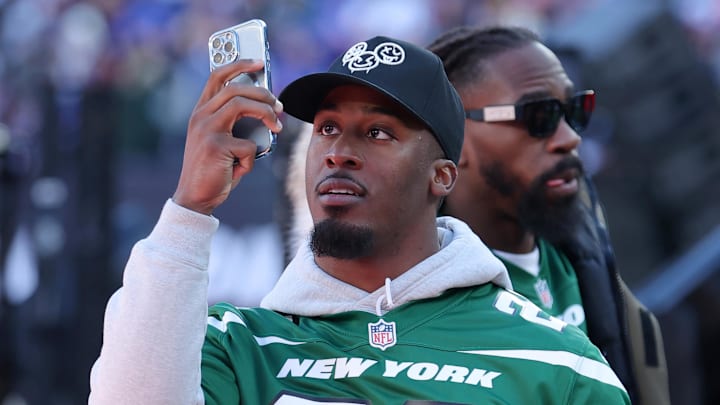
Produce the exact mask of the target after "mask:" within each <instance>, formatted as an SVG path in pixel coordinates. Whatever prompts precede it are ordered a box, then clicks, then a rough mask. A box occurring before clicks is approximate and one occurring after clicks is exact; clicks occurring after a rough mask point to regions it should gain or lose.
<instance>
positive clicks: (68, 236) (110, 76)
mask: <svg viewBox="0 0 720 405" xmlns="http://www.w3.org/2000/svg"><path fill="white" fill-rule="evenodd" d="M250 18H262V19H263V20H265V21H266V22H267V25H268V34H269V42H270V46H271V48H270V55H271V64H272V74H273V76H272V81H273V88H274V93H275V94H279V92H280V90H281V89H282V88H284V86H285V85H286V84H287V83H289V82H290V81H291V80H292V79H294V78H296V77H298V76H299V75H301V74H306V73H309V72H313V71H318V70H322V69H325V68H326V67H327V66H328V65H329V64H330V62H331V57H332V56H333V55H337V54H340V53H342V51H344V50H345V49H346V48H347V47H348V46H349V45H351V44H353V43H355V42H357V40H358V39H361V38H365V37H369V36H371V35H375V34H380V33H382V34H384V35H389V36H394V37H398V38H402V39H405V40H408V41H411V42H415V43H419V44H423V45H425V44H427V43H429V42H430V41H431V40H432V39H433V38H434V37H435V36H437V35H438V34H439V33H441V32H442V31H444V30H446V29H448V28H450V27H453V26H457V25H462V24H478V25H489V24H498V23H507V24H513V25H523V26H526V27H528V28H530V29H533V30H535V31H537V32H538V33H539V34H540V35H541V37H543V38H545V39H547V42H548V44H549V45H550V46H551V47H554V48H556V49H557V51H558V54H559V55H560V56H561V58H562V59H563V62H564V63H565V64H566V66H567V67H568V69H567V70H568V72H569V73H570V74H575V75H577V77H574V78H573V80H574V81H575V82H576V83H580V85H581V86H592V87H595V88H596V89H597V90H598V98H599V99H598V104H599V106H598V107H599V108H598V113H597V114H596V117H594V122H593V125H592V126H591V127H590V128H589V129H588V134H587V137H586V139H585V140H584V143H583V147H582V148H583V149H582V150H581V152H582V153H583V155H584V159H585V161H586V163H587V165H588V169H589V170H590V171H591V172H592V173H593V174H595V175H596V178H597V181H598V185H599V187H600V191H601V197H602V198H603V199H605V200H606V204H607V208H608V214H609V221H610V229H611V232H612V231H613V229H614V228H615V229H616V231H615V232H614V233H613V237H614V240H615V243H616V245H617V250H618V261H619V267H620V270H621V272H623V274H624V275H626V276H625V278H626V280H628V281H629V283H630V284H633V285H635V286H640V285H641V284H642V282H643V281H644V280H646V279H648V278H650V277H652V276H653V272H654V271H655V270H657V269H659V268H660V267H661V265H662V264H664V263H666V262H668V261H670V260H671V259H673V258H674V257H677V256H679V255H681V254H682V253H683V252H684V251H686V250H687V249H689V248H690V247H691V246H692V245H693V244H694V243H696V242H697V241H698V240H700V239H701V238H702V237H703V236H704V235H706V234H707V233H709V232H710V231H711V230H713V229H714V228H715V227H717V226H720V216H719V215H718V214H717V212H716V211H717V208H716V207H717V203H718V202H720V195H718V192H714V191H710V190H709V188H707V187H708V184H712V182H714V181H715V182H716V181H717V180H719V179H720V167H718V164H717V163H715V164H711V163H707V164H706V162H714V161H720V159H715V157H717V156H720V141H718V138H719V137H720V136H719V135H718V134H717V130H715V131H714V132H713V131H712V129H714V128H715V129H716V128H717V127H718V126H717V124H720V123H718V122H717V119H715V118H713V117H711V115H712V111H713V109H714V107H715V106H719V105H720V103H719V102H718V93H719V92H718V91H717V90H716V89H717V88H718V83H719V82H720V3H719V2H717V1H716V0H665V1H663V0H630V1H625V0H393V1H382V0H238V1H226V0H92V1H80V0H0V269H1V270H0V303H1V304H2V306H0V405H4V404H25V403H27V404H51V405H52V404H75V403H81V402H83V401H85V398H86V396H87V390H88V386H87V380H88V373H89V368H90V366H91V364H92V360H93V359H94V358H95V357H96V356H97V354H98V353H97V351H98V350H99V347H100V339H101V331H102V311H103V307H104V305H105V302H106V301H107V298H108V297H109V295H110V294H111V293H112V291H114V290H115V289H116V288H117V287H118V286H119V284H120V282H121V280H120V274H121V271H122V266H123V264H124V262H125V260H126V258H127V255H128V253H129V249H130V247H131V246H132V244H133V243H134V242H135V241H136V240H137V239H139V238H141V237H143V236H144V235H146V234H147V232H149V230H150V229H151V227H152V225H153V223H154V220H155V218H156V216H157V213H158V212H159V210H160V207H161V206H162V203H163V202H164V200H165V199H166V198H168V197H169V196H170V195H171V194H172V191H173V189H174V186H175V182H176V180H177V176H178V174H179V167H180V163H181V158H182V147H183V142H184V135H185V127H186V124H187V119H188V117H189V115H190V112H191V110H192V108H193V106H194V103H195V101H196V99H197V96H198V95H199V93H200V91H201V88H202V86H203V84H204V82H205V79H206V78H207V76H208V74H209V65H208V51H207V40H208V37H209V36H210V34H211V33H213V32H215V31H217V30H219V29H222V28H225V27H228V26H231V25H235V24H237V23H239V22H242V21H244V20H246V19H250ZM638 32H639V34H638ZM643 33H644V34H643ZM641 34H642V35H645V36H644V37H643V36H642V35H641ZM673 44H675V45H676V46H677V48H670V46H671V45H673ZM675 45H673V46H675ZM661 46H665V47H667V52H684V53H683V54H682V55H684V57H683V56H679V57H678V58H679V59H677V60H674V61H673V62H672V63H671V61H670V60H664V59H662V58H660V59H662V60H650V59H649V56H648V57H647V58H645V59H643V55H652V54H653V52H655V53H657V54H658V55H660V51H661V50H663V51H664V49H665V48H662V49H660V47H661ZM657 49H659V50H657ZM646 50H647V52H645V51H646ZM655 50H657V51H655ZM627 55H632V56H633V58H628V57H627ZM663 55H664V54H663ZM676 56H677V55H676ZM633 69H634V70H633ZM663 69H665V70H663ZM672 69H675V70H672ZM658 72H667V75H666V76H662V77H661V76H660V74H659V73H658ZM651 73H652V74H651ZM645 74H647V77H645ZM653 75H655V76H657V79H656V80H657V81H658V82H657V83H665V84H666V86H657V85H656V84H657V83H655V82H651V81H650V80H651V79H652V77H654V76H653ZM651 76H652V77H651ZM691 79H692V80H695V81H693V82H692V83H691V82H690V81H689V80H691ZM643 80H645V81H643ZM653 80H655V79H653ZM696 82H697V83H696ZM643 83H647V84H646V85H643ZM681 85H683V86H685V87H680V86H681ZM633 86H635V87H633ZM643 86H645V87H643ZM673 86H674V87H673ZM660 87H667V88H668V89H674V90H673V91H674V92H673V93H672V94H669V95H667V100H669V101H668V103H669V104H667V105H651V104H647V103H645V104H644V102H645V101H647V100H649V99H652V100H655V101H657V100H665V98H662V97H665V95H663V94H660V93H657V94H655V93H652V91H656V90H657V91H658V92H659V91H660V89H659V88H660ZM696 88H697V89H700V90H702V91H696V90H695V89H696ZM603 90H604V91H603ZM651 90H652V91H651ZM675 90H677V91H675ZM703 91H704V92H705V93H703ZM693 97H696V98H697V97H699V98H698V100H700V101H698V104H697V108H695V107H693V108H691V107H692V106H695V104H693V103H694V102H695V101H694V100H695V98H693ZM673 103H675V104H673ZM678 106H680V107H682V108H680V107H678ZM711 107H712V108H711ZM663 108H664V109H663ZM683 108H686V109H688V110H687V111H685V110H683ZM708 111H710V113H708V114H707V116H706V113H707V112H708ZM714 111H715V112H716V111H717V110H716V109H715V110H714ZM671 112H678V114H680V113H682V114H685V115H683V116H682V117H679V118H676V119H675V118H672V117H671V115H670V113H671ZM623 114H625V115H627V117H626V116H624V115H623ZM643 114H645V115H643ZM663 114H665V115H663ZM715 115H716V114H715ZM671 118H672V119H671ZM648 126H649V127H650V128H652V129H653V131H652V132H653V133H652V134H651V135H647V136H644V137H643V136H641V135H642V134H643V133H644V132H643V131H646V132H649V131H648ZM661 126H662V127H661ZM655 128H657V129H655ZM678 128H682V129H683V131H684V130H687V131H688V132H687V133H683V132H681V131H680V130H679V129H678ZM287 132H289V133H284V134H281V138H280V147H279V150H278V152H277V153H276V154H275V155H274V156H272V157H271V158H269V159H267V160H263V161H259V162H258V166H259V167H258V170H256V172H254V174H253V176H249V178H248V179H246V180H244V182H243V184H241V187H246V188H250V189H252V190H253V195H256V196H257V199H255V200H253V201H234V200H231V201H230V202H229V203H228V204H225V205H224V206H223V208H222V211H220V212H219V213H218V216H219V217H220V218H221V219H222V220H223V228H221V232H220V233H219V234H218V237H217V238H216V239H217V241H216V242H215V243H216V244H217V249H216V250H217V251H218V252H219V253H217V255H216V256H215V259H213V260H214V261H215V263H216V265H215V266H214V267H213V266H212V265H211V267H212V268H214V271H215V272H216V273H217V275H216V276H214V279H216V280H222V281H221V282H217V281H216V283H217V284H216V286H217V287H215V288H214V289H212V291H213V292H214V293H215V294H216V295H214V296H212V297H211V298H212V299H213V300H220V299H230V300H232V301H233V302H236V303H239V304H247V305H250V304H255V303H256V302H257V300H259V297H260V296H261V295H262V293H264V291H266V289H267V288H269V286H270V285H271V284H272V282H274V279H275V278H276V277H277V275H278V274H279V272H280V271H281V269H282V267H283V265H284V257H285V254H286V252H284V251H283V249H284V246H283V242H282V239H283V225H284V224H283V220H284V218H285V217H284V214H285V210H284V207H283V204H282V200H283V193H282V191H283V190H282V189H283V178H284V174H285V163H286V159H285V158H286V156H287V151H288V150H289V147H290V146H289V145H290V144H291V141H292V139H293V134H292V132H293V127H292V125H290V126H288V131H287ZM666 132H667V138H664V137H663V136H665V135H664V134H665V133H666ZM671 136H672V138H670V137H671ZM681 138H684V139H681ZM667 139H672V141H668V140H667ZM662 145H665V146H666V149H652V148H653V147H660V146H662ZM688 145H690V146H688ZM697 145H700V146H697ZM693 146H697V147H696V148H695V149H692V147H693ZM696 149H700V150H696ZM685 150H687V153H684V152H683V153H684V154H683V153H677V152H680V151H685ZM661 158H662V159H661ZM698 165H699V166H698ZM698 167H699V169H700V170H701V171H702V173H704V174H703V175H702V176H700V175H698V172H697V170H695V169H697V168H698ZM655 168H657V169H655ZM667 176H670V179H669V180H667V179H666V178H667ZM648 179H650V180H648ZM654 180H657V182H656V183H654V182H653V181H654ZM715 184H717V183H715ZM644 187H647V188H644ZM638 190H645V191H646V192H645V194H639V195H638V194H633V193H636V192H638ZM698 190H705V191H707V192H705V193H703V194H702V200H703V201H700V202H697V203H695V202H693V201H694V200H693V198H696V197H697V192H698ZM623 193H624V194H623ZM691 195H694V196H695V197H692V198H691V197H689V196H691ZM649 206H652V207H653V209H649V208H647V207H649ZM713 206H714V207H715V211H712V207H713ZM687 207H692V209H689V208H688V209H687V211H688V212H685V210H684V209H685V208H687ZM650 212H652V213H653V216H652V217H650V214H649V213H650ZM627 218H631V219H627ZM643 218H645V219H643ZM641 220H644V221H645V222H641ZM660 232H662V233H663V235H664V236H662V237H661V236H660V235H658V233H660ZM248 258H250V259H248ZM243 261H244V262H245V263H248V262H251V263H252V264H253V266H257V267H264V268H266V269H267V271H266V272H265V273H263V274H262V275H261V276H259V275H257V274H244V273H242V272H241V271H240V270H238V269H237V267H236V266H235V264H237V263H240V262H243ZM715 273H717V272H715ZM716 279H717V276H715V281H714V284H712V283H708V284H709V285H715V284H718V281H717V280H716ZM239 280H242V281H241V282H242V284H241V285H243V286H244V288H243V289H240V288H228V287H234V286H237V285H239V284H237V283H238V282H240V281H239ZM718 308H720V306H718V307H715V308H714V309H715V310H717V309H718ZM690 311H691V312H692V313H693V314H694V316H696V317H698V315H697V313H695V312H693V310H690ZM698 322H701V321H698ZM693 325H694V326H692V325H691V327H697V323H695V324H693ZM715 329H717V327H716V328H715ZM698 333H699V332H698ZM697 339H703V338H702V337H698V338H697ZM683 355H690V356H692V355H694V354H693V353H690V354H687V353H685V354H683ZM707 374H708V373H707V372H706V375H707ZM671 377H672V375H671ZM672 383H673V382H672V380H671V385H672ZM38 386H39V387H43V390H42V391H43V392H39V390H38V389H37V387H38ZM685 395H693V393H690V394H687V393H685ZM715 395H717V394H715ZM4 396H5V397H4ZM3 397H4V398H3ZM691 398H696V399H697V401H703V400H708V398H710V394H705V397H703V396H702V395H701V394H697V395H696V396H694V397H691ZM713 398H718V397H717V396H715V397H713ZM708 401H709V400H708ZM685 403H694V402H685ZM698 403H701V402H698ZM707 403H710V402H707Z"/></svg>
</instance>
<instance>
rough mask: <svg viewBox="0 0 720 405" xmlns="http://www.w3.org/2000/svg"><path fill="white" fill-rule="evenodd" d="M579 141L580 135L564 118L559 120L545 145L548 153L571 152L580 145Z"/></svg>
mask: <svg viewBox="0 0 720 405" xmlns="http://www.w3.org/2000/svg"><path fill="white" fill-rule="evenodd" d="M580 142H582V138H581V137H580V135H578V133H577V132H575V130H574V129H572V127H571V126H570V125H569V124H568V123H567V122H566V121H565V120H561V121H560V124H559V125H558V128H557V129H556V130H555V133H554V134H553V135H552V136H551V137H550V138H548V140H547V144H546V147H547V149H548V152H550V153H571V152H572V151H574V150H576V149H577V148H578V146H580Z"/></svg>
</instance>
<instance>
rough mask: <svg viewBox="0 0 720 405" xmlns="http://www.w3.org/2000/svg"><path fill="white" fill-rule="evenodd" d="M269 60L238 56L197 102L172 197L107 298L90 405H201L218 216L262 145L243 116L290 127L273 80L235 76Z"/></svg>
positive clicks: (214, 77)
mask: <svg viewBox="0 0 720 405" xmlns="http://www.w3.org/2000/svg"><path fill="white" fill-rule="evenodd" d="M260 68H262V62H260V61H248V60H244V61H239V62H237V63H233V64H230V65H227V66H225V67H223V68H220V69H216V70H215V71H213V72H212V73H211V74H210V78H209V79H208V82H207V84H206V85H205V88H204V90H203V92H202V94H201V96H200V99H199V101H198V103H197V105H196V106H195V109H194V110H193V113H192V116H191V117H190V122H189V125H188V133H187V139H186V144H185V154H184V157H183V167H182V171H181V174H180V180H179V182H178V186H177V189H176V191H175V193H174V195H173V198H172V201H168V202H167V203H166V204H165V207H164V208H163V212H162V214H161V216H160V219H159V221H158V223H157V225H156V226H155V228H154V229H153V231H152V233H151V234H150V236H149V237H148V238H146V239H144V240H142V241H140V242H138V243H137V244H136V245H135V247H134V248H133V251H132V253H131V255H130V259H129V260H128V263H127V266H126V268H125V273H124V276H123V287H122V288H120V290H118V291H117V292H116V293H115V294H114V295H113V296H112V297H111V298H110V301H109V302H108V306H107V309H106V316H105V326H104V337H103V348H102V350H101V353H100V357H99V358H98V360H97V362H96V363H95V365H94V366H93V369H92V372H91V377H90V380H91V381H90V385H91V394H90V398H89V403H90V404H138V403H142V404H202V403H203V402H204V399H203V395H202V391H201V390H200V380H201V376H200V363H201V349H202V344H203V338H204V335H205V327H206V318H207V265H208V258H209V251H210V241H211V238H212V235H213V234H214V232H215V230H216V229H217V226H218V221H217V220H216V219H214V218H213V217H211V216H210V214H212V212H213V211H214V210H215V208H217V207H218V206H219V205H220V204H222V203H223V202H224V201H225V200H226V199H227V197H228V195H229V194H230V191H231V190H232V189H233V188H234V187H235V186H237V184H238V183H239V181H240V179H241V178H242V176H243V175H245V174H247V173H248V172H250V170H252V167H253V164H254V156H255V149H256V148H255V144H254V143H253V142H252V141H248V140H244V139H237V138H233V137H232V133H231V131H232V126H233V124H234V123H235V121H237V120H238V119H239V118H241V117H243V116H248V117H253V118H257V119H260V120H262V121H263V123H264V124H265V125H266V126H268V128H270V129H271V130H273V131H275V132H279V131H280V130H281V129H282V126H281V124H280V122H279V121H278V117H277V114H279V113H280V112H281V111H282V105H281V104H280V103H279V102H277V100H276V98H275V97H274V96H273V95H272V94H271V93H270V92H269V91H267V90H266V89H263V88H259V87H254V86H247V85H240V84H237V83H230V84H227V83H228V81H229V80H230V79H231V78H232V77H235V76H237V75H238V74H240V73H242V72H251V71H255V70H259V69H260Z"/></svg>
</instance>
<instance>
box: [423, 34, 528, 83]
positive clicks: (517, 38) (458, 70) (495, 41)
mask: <svg viewBox="0 0 720 405" xmlns="http://www.w3.org/2000/svg"><path fill="white" fill-rule="evenodd" d="M533 42H541V40H540V37H539V36H538V35H537V34H536V33H534V32H532V31H530V30H528V29H526V28H521V27H489V28H481V27H470V26H463V27H457V28H454V29H451V30H449V31H447V32H445V33H444V34H442V35H440V36H439V37H438V38H437V39H435V40H434V41H433V42H432V43H431V44H430V45H428V49H429V50H430V51H432V52H433V53H435V54H436V55H438V56H439V57H440V59H442V62H443V66H444V68H445V72H446V74H447V76H448V78H449V79H450V82H452V84H453V85H454V86H455V87H456V88H457V89H458V90H461V89H462V88H464V87H465V86H467V85H469V84H473V83H476V82H478V81H480V80H482V79H483V78H484V75H485V73H486V66H487V64H486V62H487V61H488V60H490V59H491V58H492V57H494V56H497V55H500V54H502V53H504V52H507V51H509V50H513V49H517V48H521V47H523V46H525V45H528V44H531V43H533Z"/></svg>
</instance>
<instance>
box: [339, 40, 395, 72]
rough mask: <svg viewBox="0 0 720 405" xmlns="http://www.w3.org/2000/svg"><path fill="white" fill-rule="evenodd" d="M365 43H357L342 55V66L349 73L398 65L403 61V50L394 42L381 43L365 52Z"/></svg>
mask: <svg viewBox="0 0 720 405" xmlns="http://www.w3.org/2000/svg"><path fill="white" fill-rule="evenodd" d="M367 47H368V45H367V42H358V43H357V44H355V45H353V46H351V47H350V49H348V50H347V52H345V55H343V58H342V63H343V66H345V65H347V68H348V69H349V70H350V72H353V73H354V72H357V71H363V70H364V71H365V73H369V72H370V71H371V70H373V69H375V68H376V67H378V66H379V65H380V64H383V65H391V66H392V65H399V64H401V63H403V62H404V61H405V50H404V49H403V48H402V47H401V46H400V45H398V44H396V43H394V42H383V43H381V44H379V45H378V46H376V47H375V49H373V50H372V51H368V50H367Z"/></svg>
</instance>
